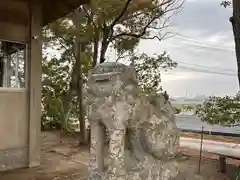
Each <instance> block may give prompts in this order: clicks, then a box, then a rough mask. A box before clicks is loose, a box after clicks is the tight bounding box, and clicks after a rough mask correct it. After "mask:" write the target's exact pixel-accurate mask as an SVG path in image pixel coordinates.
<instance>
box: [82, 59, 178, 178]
mask: <svg viewBox="0 0 240 180" xmlns="http://www.w3.org/2000/svg"><path fill="white" fill-rule="evenodd" d="M88 87H89V88H88V92H87V95H88V96H87V101H86V103H87V104H86V105H87V106H88V119H89V122H90V127H91V149H90V154H91V159H90V163H89V173H90V174H89V180H96V179H102V180H103V179H104V180H134V179H138V180H143V179H144V180H145V179H146V180H170V179H173V178H174V177H176V176H177V174H178V163H177V162H176V161H175V158H174V156H175V154H176V148H177V146H178V144H179V134H178V129H177V127H176V124H175V117H174V112H173V108H172V106H171V104H170V102H169V101H168V100H166V99H165V98H164V96H163V95H151V94H148V95H146V94H143V93H142V91H141V89H140V88H139V87H138V81H137V76H136V72H135V69H134V68H133V67H131V66H125V65H123V64H119V63H103V64H101V65H99V66H97V67H96V68H94V69H93V70H91V71H90V72H89V80H88ZM105 129H107V131H108V134H109V138H110V139H109V146H108V157H104V138H105V136H104V132H105ZM104 159H107V160H108V163H104ZM105 166H106V168H105Z"/></svg>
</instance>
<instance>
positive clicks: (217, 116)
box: [196, 93, 240, 126]
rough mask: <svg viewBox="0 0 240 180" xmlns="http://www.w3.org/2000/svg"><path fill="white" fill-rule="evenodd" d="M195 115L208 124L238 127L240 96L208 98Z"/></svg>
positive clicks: (239, 121)
mask: <svg viewBox="0 0 240 180" xmlns="http://www.w3.org/2000/svg"><path fill="white" fill-rule="evenodd" d="M196 114H197V115H198V116H199V117H201V119H202V120H203V121H206V122H208V123H209V124H220V125H223V126H238V125H239V124H240V94H239V93H238V94H237V95H236V96H234V97H230V96H225V97H216V96H213V97H210V98H209V100H208V101H206V102H205V103H204V104H203V105H202V106H199V107H198V108H197V111H196Z"/></svg>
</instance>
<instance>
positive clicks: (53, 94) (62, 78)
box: [42, 58, 70, 129]
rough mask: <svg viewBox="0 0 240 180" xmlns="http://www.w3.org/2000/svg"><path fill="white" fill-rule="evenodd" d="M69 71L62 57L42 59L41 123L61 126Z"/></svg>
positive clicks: (47, 126)
mask: <svg viewBox="0 0 240 180" xmlns="http://www.w3.org/2000/svg"><path fill="white" fill-rule="evenodd" d="M69 71H70V69H69V66H68V65H66V64H64V59H63V58H61V59H56V58H53V59H51V60H47V59H44V60H43V66H42V72H43V75H42V125H43V126H44V127H45V128H51V126H55V127H56V128H58V129H59V128H60V127H61V117H62V113H63V105H62V103H63V98H64V95H65V94H66V92H67V90H68V82H69V78H70V77H69V75H68V72H69Z"/></svg>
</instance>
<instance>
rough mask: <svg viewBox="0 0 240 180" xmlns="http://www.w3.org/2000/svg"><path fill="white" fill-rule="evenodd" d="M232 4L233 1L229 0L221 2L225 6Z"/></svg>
mask: <svg viewBox="0 0 240 180" xmlns="http://www.w3.org/2000/svg"><path fill="white" fill-rule="evenodd" d="M231 4H232V3H231V1H227V0H224V1H222V2H221V6H223V7H225V8H226V7H229V6H231Z"/></svg>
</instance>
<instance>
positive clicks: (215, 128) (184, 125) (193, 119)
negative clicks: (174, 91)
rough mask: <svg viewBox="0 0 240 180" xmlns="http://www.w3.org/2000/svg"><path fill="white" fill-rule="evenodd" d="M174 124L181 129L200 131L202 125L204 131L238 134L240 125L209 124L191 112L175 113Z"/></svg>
mask: <svg viewBox="0 0 240 180" xmlns="http://www.w3.org/2000/svg"><path fill="white" fill-rule="evenodd" d="M176 124H177V127H178V128H179V129H182V130H194V131H201V129H202V126H203V127H204V131H209V132H219V133H232V134H239V135H240V127H224V126H221V125H210V124H207V123H205V122H203V121H201V119H200V118H199V117H197V116H196V115H194V114H193V113H191V112H189V113H181V114H179V115H176Z"/></svg>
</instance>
